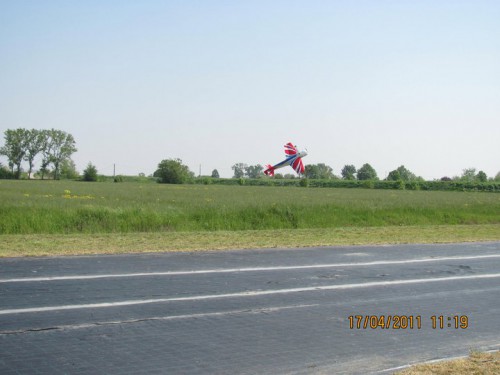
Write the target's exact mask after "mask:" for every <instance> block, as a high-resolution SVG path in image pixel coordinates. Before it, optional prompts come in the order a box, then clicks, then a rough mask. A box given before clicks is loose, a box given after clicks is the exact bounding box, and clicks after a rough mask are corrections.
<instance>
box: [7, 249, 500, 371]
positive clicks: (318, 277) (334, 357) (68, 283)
mask: <svg viewBox="0 0 500 375" xmlns="http://www.w3.org/2000/svg"><path fill="white" fill-rule="evenodd" d="M389 316H390V318H389ZM492 349H500V242H496V243H469V244H450V245H401V246H373V247H370V246H363V247H334V248H309V249H292V250H279V249H272V250H245V251H230V252H206V253H170V254H143V255H119V256H92V257H87V256H86V257H57V258H8V259H0V373H1V374H370V373H374V374H376V373H379V374H387V373H392V372H393V371H394V370H395V369H396V368H398V367H400V366H405V365H407V364H413V363H417V362H421V361H429V360H433V359H440V358H446V357H454V356H459V355H467V354H468V353H469V351H470V350H492Z"/></svg>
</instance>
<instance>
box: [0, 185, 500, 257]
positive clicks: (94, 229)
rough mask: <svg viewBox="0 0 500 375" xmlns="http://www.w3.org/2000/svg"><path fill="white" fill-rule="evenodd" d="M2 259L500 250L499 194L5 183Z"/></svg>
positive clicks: (0, 192) (0, 202)
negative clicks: (467, 246)
mask: <svg viewBox="0 0 500 375" xmlns="http://www.w3.org/2000/svg"><path fill="white" fill-rule="evenodd" d="M0 219H1V220H0V257H6V256H9V257H10V256H44V255H75V254H97V253H100V254H103V253H125V252H150V251H179V250H189V251H195V250H224V249H251V248H260V247H268V248H272V247H276V248H286V247H303V246H332V245H362V244H395V243H445V242H467V241H485V240H490V241H498V240H500V194H497V193H480V192H444V191H408V190H373V189H336V188H335V189H333V188H302V187H262V186H221V185H160V184H154V183H147V182H146V183H140V182H126V183H116V184H115V183H104V182H103V183H85V182H71V181H0Z"/></svg>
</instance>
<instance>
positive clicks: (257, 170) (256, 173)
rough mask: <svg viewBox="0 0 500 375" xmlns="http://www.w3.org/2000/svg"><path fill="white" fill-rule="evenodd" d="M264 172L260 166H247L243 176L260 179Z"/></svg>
mask: <svg viewBox="0 0 500 375" xmlns="http://www.w3.org/2000/svg"><path fill="white" fill-rule="evenodd" d="M263 171H264V167H263V166H262V165H260V164H257V165H249V166H247V167H246V168H245V175H246V176H248V178H259V177H262V174H263Z"/></svg>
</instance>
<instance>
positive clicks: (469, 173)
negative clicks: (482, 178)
mask: <svg viewBox="0 0 500 375" xmlns="http://www.w3.org/2000/svg"><path fill="white" fill-rule="evenodd" d="M475 180H476V168H466V169H464V170H463V171H462V176H461V177H460V181H464V182H469V183H472V182H475Z"/></svg>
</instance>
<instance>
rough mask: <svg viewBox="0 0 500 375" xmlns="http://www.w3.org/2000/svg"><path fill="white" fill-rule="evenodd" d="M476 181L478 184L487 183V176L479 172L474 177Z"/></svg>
mask: <svg viewBox="0 0 500 375" xmlns="http://www.w3.org/2000/svg"><path fill="white" fill-rule="evenodd" d="M476 180H477V181H478V182H487V181H488V176H487V175H486V173H484V172H483V171H479V172H478V173H477V175H476Z"/></svg>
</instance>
